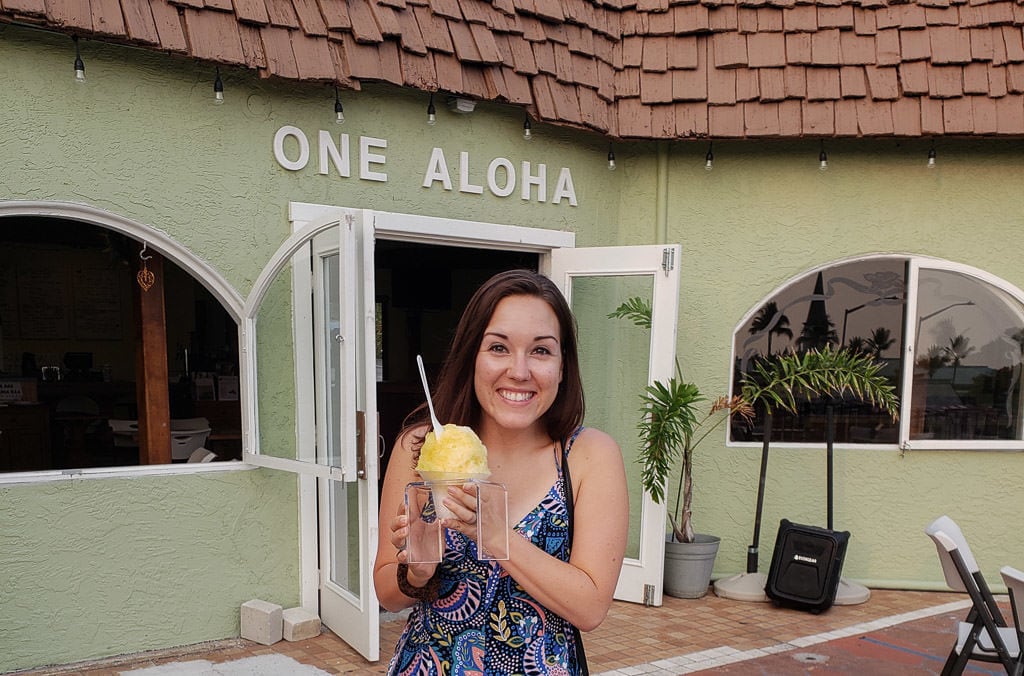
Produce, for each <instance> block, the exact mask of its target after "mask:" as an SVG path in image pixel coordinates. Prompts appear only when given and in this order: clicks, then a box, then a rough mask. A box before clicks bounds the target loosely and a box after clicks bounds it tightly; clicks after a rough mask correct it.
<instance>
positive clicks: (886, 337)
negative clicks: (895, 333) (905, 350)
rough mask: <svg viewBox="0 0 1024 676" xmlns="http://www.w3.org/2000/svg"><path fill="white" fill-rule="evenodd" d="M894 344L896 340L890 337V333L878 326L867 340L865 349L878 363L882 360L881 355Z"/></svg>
mask: <svg viewBox="0 0 1024 676" xmlns="http://www.w3.org/2000/svg"><path fill="white" fill-rule="evenodd" d="M895 342H896V339H895V338H893V337H892V332H891V331H890V330H889V329H887V328H885V327H884V326H879V327H878V328H877V329H875V330H874V331H872V332H871V337H870V338H868V340H867V348H868V351H869V352H870V353H871V354H872V355H874V357H875V360H876V361H878V360H880V359H881V358H882V353H883V352H885V351H886V350H888V349H889V348H890V347H892V344H893V343H895Z"/></svg>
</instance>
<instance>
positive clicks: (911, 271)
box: [726, 253, 1024, 452]
mask: <svg viewBox="0 0 1024 676" xmlns="http://www.w3.org/2000/svg"><path fill="white" fill-rule="evenodd" d="M872 259H903V260H906V262H907V278H906V279H905V280H904V289H905V292H906V309H905V311H904V319H903V321H904V327H903V341H904V343H903V354H902V364H901V367H900V379H901V392H900V395H899V404H900V420H899V423H898V424H899V438H898V441H897V442H895V443H892V442H888V443H854V442H836V444H835V446H836V448H856V449H860V450H893V449H899V450H900V451H901V452H905V451H942V450H958V451H1016V452H1020V451H1024V439H962V440H958V439H910V438H909V436H910V406H911V396H908V395H910V393H911V387H912V386H913V369H912V368H908V364H913V362H914V359H915V356H916V355H915V354H914V344H915V342H916V340H917V326H916V318H917V299H918V288H917V285H918V278H919V274H920V271H921V270H922V269H927V270H942V271H947V272H954V273H957V274H961V275H964V276H966V277H972V278H974V279H976V280H978V281H979V282H981V283H984V284H987V285H989V286H991V287H993V288H995V289H998V290H999V291H1002V292H1003V293H1005V294H1006V295H1008V296H1010V297H1011V298H1013V299H1015V300H1017V301H1018V302H1020V303H1021V304H1022V305H1024V290H1021V289H1020V288H1019V287H1017V286H1015V285H1014V284H1011V283H1010V282H1008V281H1006V280H1004V279H1001V278H999V277H997V276H995V275H993V274H991V273H989V272H986V271H984V270H981V269H979V268H976V267H973V266H970V265H966V264H963V263H956V262H953V261H948V260H945V259H941V258H935V257H931V256H922V255H919V254H908V253H884V254H871V255H866V256H851V257H848V258H842V259H838V260H833V261H830V262H828V263H826V264H823V265H820V266H817V267H814V268H811V269H808V270H805V271H804V272H802V273H800V274H798V275H794V276H792V277H790V278H788V279H787V280H786V281H785V282H784V283H783V284H780V285H779V286H777V287H775V288H774V289H773V290H772V291H771V292H770V293H768V294H766V295H765V296H764V297H762V298H761V299H760V300H759V301H758V302H757V303H756V304H755V305H754V306H752V307H751V308H750V310H748V311H747V313H746V314H745V315H744V316H743V317H742V318H741V319H740V321H739V322H738V323H737V324H736V325H735V326H734V327H733V330H732V333H731V334H730V339H731V347H730V350H729V353H730V360H729V368H730V371H729V382H730V383H733V380H734V372H733V369H734V366H733V365H734V364H735V363H736V359H737V358H738V356H737V354H736V336H737V334H738V333H740V332H742V331H744V330H746V327H747V326H748V325H749V323H750V321H751V319H752V318H753V317H754V315H755V314H757V312H758V310H759V309H760V308H761V307H762V306H763V305H764V304H765V303H766V302H768V301H771V300H772V299H774V298H776V297H778V296H779V294H780V293H783V292H784V291H785V290H787V289H788V288H790V287H791V286H792V285H793V284H794V283H796V282H797V281H799V280H804V279H807V278H808V277H811V276H813V275H816V274H817V273H819V272H826V271H828V270H831V269H833V268H835V267H837V266H840V265H844V264H848V263H854V262H860V261H868V260H872ZM734 386H735V385H734V384H733V385H731V386H730V388H732V387H734ZM822 443H823V442H821V441H815V442H796V441H782V440H780V441H775V440H773V441H772V445H773V447H780V448H793V449H798V448H818V447H820V446H821V445H822ZM761 444H762V442H760V441H733V440H732V439H731V437H729V435H728V434H727V435H726V446H728V447H736V448H748V447H760V446H761Z"/></svg>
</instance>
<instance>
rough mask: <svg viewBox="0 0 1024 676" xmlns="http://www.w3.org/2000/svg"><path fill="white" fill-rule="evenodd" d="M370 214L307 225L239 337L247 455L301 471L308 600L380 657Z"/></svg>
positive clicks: (268, 278) (256, 290) (349, 638)
mask: <svg viewBox="0 0 1024 676" xmlns="http://www.w3.org/2000/svg"><path fill="white" fill-rule="evenodd" d="M369 220H370V219H368V218H367V217H366V212H363V211H360V210H342V209H332V210H330V211H328V212H326V213H325V215H324V216H323V217H322V218H318V219H317V220H313V221H310V222H308V223H305V224H302V225H301V227H298V228H297V229H296V231H295V232H294V234H293V235H292V236H291V237H289V238H288V240H287V241H286V242H285V243H284V244H283V245H282V246H281V247H280V249H279V250H278V251H277V253H276V254H275V255H274V256H273V258H271V261H270V263H269V264H268V265H267V267H266V268H265V269H264V270H263V272H262V273H261V274H260V276H259V278H258V279H257V281H256V284H255V285H254V287H253V290H252V293H251V294H250V296H249V298H248V300H247V301H246V305H245V311H244V316H243V320H242V335H241V338H240V340H241V341H242V346H243V350H244V351H245V353H246V355H247V357H248V358H247V359H244V360H243V361H244V362H245V367H244V368H243V372H242V382H241V387H242V397H243V406H242V415H243V421H242V424H243V429H244V430H247V431H249V432H247V433H246V434H245V438H244V439H243V442H244V445H245V446H244V460H245V461H246V462H249V463H251V464H256V465H260V466H263V467H269V468H272V469H277V470H282V471H288V472H294V473H296V474H298V475H299V482H300V505H301V507H300V509H301V510H302V515H301V518H300V521H301V526H300V529H301V535H300V540H301V542H300V546H301V549H302V555H303V558H304V561H303V565H302V568H303V605H304V606H306V607H307V609H310V610H317V611H318V612H319V614H320V617H321V620H322V621H323V623H324V624H325V625H326V626H327V627H329V628H330V629H331V630H332V631H334V632H335V633H336V634H338V635H339V636H340V637H341V638H342V639H344V640H345V641H346V642H347V643H349V644H350V645H351V646H352V647H353V648H355V649H356V650H357V651H359V652H360V653H361V654H362V655H363V656H364V657H366V659H368V660H371V661H376V660H377V659H378V658H379V653H380V645H379V644H380V641H379V637H380V614H379V612H380V611H379V605H378V602H377V598H376V595H375V593H374V590H373V584H372V578H371V576H372V570H373V552H374V551H376V545H377V543H376V538H377V474H378V466H377V443H376V439H377V424H376V415H375V412H376V401H375V397H376V394H375V392H376V390H375V382H374V376H375V368H374V365H375V340H376V331H375V319H374V312H375V305H374V301H373V298H374V289H373V283H372V271H373V264H372V257H373V237H372V229H371V228H372V226H371V225H370V224H369ZM297 225H298V224H297ZM368 411H369V412H371V413H373V415H366V412H368ZM317 512H319V518H317ZM317 524H318V525H317ZM317 531H318V532H317ZM317 552H318V554H317ZM317 556H318V559H319V561H318V565H316V567H317V568H318V569H319V575H317V576H315V577H316V578H317V579H315V580H309V579H307V578H308V577H309V576H308V574H307V572H308V570H311V569H312V568H313V565H311V562H310V559H313V558H315V557H317ZM312 585H315V586H316V588H317V590H318V596H319V599H318V601H319V602H318V603H317V594H315V593H312V594H311V593H309V592H308V589H307V588H308V587H310V586H312ZM312 605H318V607H316V608H309V606H312Z"/></svg>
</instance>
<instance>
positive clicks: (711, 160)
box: [704, 143, 715, 171]
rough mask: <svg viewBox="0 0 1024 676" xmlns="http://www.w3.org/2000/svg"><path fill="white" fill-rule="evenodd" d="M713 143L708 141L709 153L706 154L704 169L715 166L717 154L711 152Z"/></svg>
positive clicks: (707, 169) (709, 169)
mask: <svg viewBox="0 0 1024 676" xmlns="http://www.w3.org/2000/svg"><path fill="white" fill-rule="evenodd" d="M711 146H712V143H708V154H707V155H705V156H704V171H711V170H712V169H713V168H714V166H715V154H714V153H712V152H711Z"/></svg>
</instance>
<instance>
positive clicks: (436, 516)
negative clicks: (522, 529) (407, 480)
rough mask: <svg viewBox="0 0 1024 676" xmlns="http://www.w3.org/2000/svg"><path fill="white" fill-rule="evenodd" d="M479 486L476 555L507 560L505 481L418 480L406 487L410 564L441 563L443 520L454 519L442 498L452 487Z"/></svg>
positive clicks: (506, 493) (407, 545) (408, 556)
mask: <svg viewBox="0 0 1024 676" xmlns="http://www.w3.org/2000/svg"><path fill="white" fill-rule="evenodd" d="M466 484H472V485H473V486H475V487H476V513H477V540H476V546H477V558H478V559H479V560H481V561H506V560H508V491H507V490H506V489H505V486H504V485H503V484H498V483H493V482H490V481H483V480H480V479H443V480H434V481H417V482H413V483H411V484H408V485H407V486H406V487H405V506H406V514H408V515H409V538H408V540H407V542H406V557H407V558H406V560H407V561H408V562H409V563H438V562H440V561H441V559H442V558H444V528H442V527H441V520H442V519H444V518H454V515H453V514H452V513H451V512H450V511H449V510H448V508H447V507H445V506H444V504H443V501H444V498H445V496H446V495H447V494H448V488H449V487H450V486H464V485H466Z"/></svg>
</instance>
